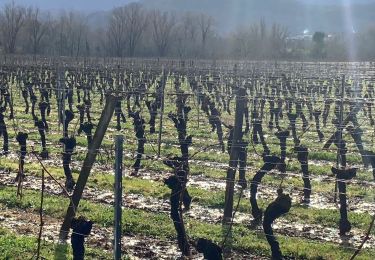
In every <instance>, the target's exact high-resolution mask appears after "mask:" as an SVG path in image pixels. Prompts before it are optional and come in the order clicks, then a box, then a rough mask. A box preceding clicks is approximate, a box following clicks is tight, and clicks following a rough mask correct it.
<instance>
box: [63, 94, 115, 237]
mask: <svg viewBox="0 0 375 260" xmlns="http://www.w3.org/2000/svg"><path fill="white" fill-rule="evenodd" d="M117 100H118V97H115V96H112V95H109V96H107V98H106V103H105V106H104V109H103V111H102V114H101V116H100V120H99V123H98V126H97V128H96V131H95V134H94V137H93V140H92V144H91V146H90V147H89V149H88V151H87V154H86V158H85V160H84V161H83V165H82V168H81V171H80V173H79V177H78V180H77V184H76V187H75V189H74V192H73V195H72V198H71V200H70V203H69V207H68V209H67V212H66V215H65V219H64V222H63V224H62V226H61V229H60V240H66V239H67V236H68V234H69V229H70V224H71V221H72V219H73V218H74V216H75V212H76V209H77V207H78V205H79V201H80V200H81V197H82V193H83V190H84V188H85V185H86V182H87V179H88V177H89V175H90V171H91V168H92V166H93V164H94V162H95V158H96V155H97V153H98V150H99V148H100V145H101V143H102V141H103V138H104V135H105V132H106V130H107V127H108V125H109V122H110V121H111V118H112V115H113V112H114V110H115V107H116V103H117Z"/></svg>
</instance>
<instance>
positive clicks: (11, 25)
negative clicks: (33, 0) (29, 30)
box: [0, 2, 25, 53]
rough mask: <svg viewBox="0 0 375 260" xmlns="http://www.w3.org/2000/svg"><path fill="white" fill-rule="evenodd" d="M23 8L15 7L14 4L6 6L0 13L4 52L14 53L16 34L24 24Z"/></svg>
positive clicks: (0, 30)
mask: <svg viewBox="0 0 375 260" xmlns="http://www.w3.org/2000/svg"><path fill="white" fill-rule="evenodd" d="M24 18H25V8H23V7H21V6H16V5H15V3H14V2H12V3H10V4H6V5H5V6H4V7H3V9H2V10H1V12H0V32H1V36H2V42H3V44H4V50H5V52H7V53H14V52H15V50H16V41H17V36H18V33H19V31H20V29H21V27H22V26H23V24H24V20H25V19H24Z"/></svg>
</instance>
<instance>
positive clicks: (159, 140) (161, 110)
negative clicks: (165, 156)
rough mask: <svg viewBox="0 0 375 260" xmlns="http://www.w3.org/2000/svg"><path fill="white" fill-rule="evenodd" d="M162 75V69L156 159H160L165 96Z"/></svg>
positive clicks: (164, 81) (163, 77) (164, 82)
mask: <svg viewBox="0 0 375 260" xmlns="http://www.w3.org/2000/svg"><path fill="white" fill-rule="evenodd" d="M164 73H165V72H164V68H163V71H162V75H161V77H162V79H161V88H162V96H161V107H160V123H159V135H158V157H160V150H161V134H162V131H163V114H164V96H165V85H166V84H167V82H166V79H165V74H164Z"/></svg>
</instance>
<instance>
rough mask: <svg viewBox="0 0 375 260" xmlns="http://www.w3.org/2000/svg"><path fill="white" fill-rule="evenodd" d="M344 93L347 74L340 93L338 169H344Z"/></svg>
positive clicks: (343, 76) (335, 196) (343, 78)
mask: <svg viewBox="0 0 375 260" xmlns="http://www.w3.org/2000/svg"><path fill="white" fill-rule="evenodd" d="M344 95H345V75H342V79H341V93H340V114H339V126H338V131H339V135H338V140H337V143H338V145H339V147H338V148H337V160H336V167H337V169H342V166H343V165H342V157H341V149H344V147H342V131H343V128H344V125H343V120H344ZM333 201H334V202H335V203H336V201H337V177H336V180H335V195H334V198H333Z"/></svg>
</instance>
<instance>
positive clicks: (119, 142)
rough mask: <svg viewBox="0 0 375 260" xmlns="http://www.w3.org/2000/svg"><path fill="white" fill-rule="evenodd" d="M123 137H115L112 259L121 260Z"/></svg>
mask: <svg viewBox="0 0 375 260" xmlns="http://www.w3.org/2000/svg"><path fill="white" fill-rule="evenodd" d="M123 144H124V136H123V135H116V139H115V145H116V149H115V150H116V155H115V156H116V161H115V225H114V247H113V248H114V256H115V257H114V258H115V260H120V259H121V216H122V154H123Z"/></svg>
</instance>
